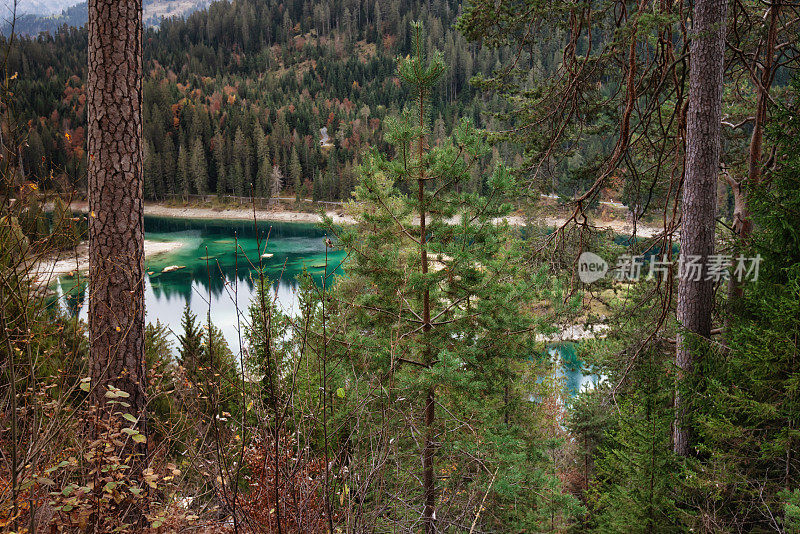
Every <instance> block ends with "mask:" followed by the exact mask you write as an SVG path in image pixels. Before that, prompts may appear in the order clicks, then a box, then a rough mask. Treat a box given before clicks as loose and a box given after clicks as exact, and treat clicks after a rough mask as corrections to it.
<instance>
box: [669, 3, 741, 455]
mask: <svg viewBox="0 0 800 534" xmlns="http://www.w3.org/2000/svg"><path fill="white" fill-rule="evenodd" d="M727 9H728V2H727V0H696V1H695V3H694V9H693V17H692V20H693V24H692V43H691V49H690V54H691V60H690V61H691V70H690V73H689V110H688V114H687V118H686V174H685V176H684V184H683V199H682V208H681V217H682V224H681V256H682V257H683V258H688V257H690V256H700V257H701V260H700V263H702V264H703V265H706V264H707V263H708V256H710V255H712V254H713V253H714V227H715V214H716V182H717V176H718V175H719V159H720V135H721V125H720V120H721V118H722V76H723V70H724V52H725V17H726V15H727ZM705 278H706V273H705V269H703V272H702V273H701V276H700V280H697V281H695V280H694V279H690V278H688V277H686V276H681V277H680V281H679V283H678V312H677V318H678V322H679V323H680V324H681V325H682V327H683V328H685V330H686V331H688V332H691V333H693V334H696V335H699V336H703V337H708V336H709V335H710V333H711V311H712V307H713V303H714V282H713V280H706V279H705ZM675 363H676V365H677V367H678V371H679V378H683V377H686V376H688V375H689V374H690V373H691V372H692V369H693V363H694V362H693V355H692V350H691V349H690V346H689V344H688V343H686V340H685V338H684V336H679V338H678V345H677V351H676V355H675ZM675 407H676V414H677V421H676V423H675V429H674V433H673V440H674V448H675V452H676V453H678V454H682V455H686V454H688V452H689V449H690V440H691V437H690V435H689V431H688V429H687V427H686V425H685V423H684V416H685V415H686V410H687V406H686V402H685V400H684V398H683V396H682V395H681V392H680V388H679V389H678V392H677V393H676V395H675Z"/></svg>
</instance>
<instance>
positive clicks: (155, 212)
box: [71, 202, 663, 253]
mask: <svg viewBox="0 0 800 534" xmlns="http://www.w3.org/2000/svg"><path fill="white" fill-rule="evenodd" d="M71 208H72V209H73V210H75V211H82V212H86V211H87V209H88V208H87V205H86V203H85V202H84V203H73V204H72V206H71ZM144 214H145V215H152V216H155V217H174V218H178V219H225V220H253V210H252V209H251V208H239V207H232V208H225V209H220V208H206V207H199V206H185V207H184V206H164V205H162V204H145V206H144ZM325 214H326V215H328V216H329V217H330V218H331V219H333V222H334V223H336V224H354V223H355V220H354V219H353V218H352V217H350V216H349V215H346V214H345V213H344V209H340V210H327V211H326V212H325ZM255 216H256V219H257V220H258V221H265V222H267V221H275V222H296V223H312V224H315V223H319V222H321V221H322V217H321V216H320V215H319V214H318V213H310V212H303V211H291V210H284V209H268V210H265V209H257V210H256V211H255ZM503 220H505V221H507V222H508V224H510V225H511V226H525V224H526V220H525V217H523V216H522V215H510V216H508V217H505V218H504V219H503ZM542 222H543V223H544V225H545V226H549V227H554V228H557V227H560V226H562V225H563V224H564V223H565V222H566V219H564V218H559V217H542ZM590 224H592V225H594V226H596V227H598V228H609V229H611V230H613V231H614V232H616V233H618V234H627V235H630V234H632V233H633V227H632V226H631V225H630V224H628V223H627V222H626V221H623V220H611V221H601V220H594V221H590ZM662 231H663V229H662V228H660V227H655V226H647V225H644V224H638V225H637V226H636V235H637V236H638V237H644V238H649V237H653V236H656V235H658V234H660V233H662ZM145 253H146V252H145Z"/></svg>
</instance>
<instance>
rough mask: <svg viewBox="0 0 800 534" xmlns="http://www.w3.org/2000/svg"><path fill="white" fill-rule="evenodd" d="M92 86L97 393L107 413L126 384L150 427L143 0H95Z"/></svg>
mask: <svg viewBox="0 0 800 534" xmlns="http://www.w3.org/2000/svg"><path fill="white" fill-rule="evenodd" d="M87 92H88V95H87V96H88V153H89V167H88V175H89V212H90V213H89V284H90V295H89V341H90V357H91V365H92V386H93V388H94V389H93V391H94V400H95V401H96V402H97V404H98V406H99V407H100V408H101V409H102V410H103V411H104V412H106V413H108V412H110V411H111V410H110V407H109V405H108V404H107V403H106V401H107V400H108V397H107V395H106V392H107V391H108V389H109V386H112V385H113V386H114V387H116V388H118V389H120V390H122V391H124V392H125V393H127V394H128V396H127V397H126V398H121V399H119V400H123V401H125V402H127V403H128V404H130V407H129V408H124V407H122V406H121V405H115V408H114V409H116V410H125V411H127V412H129V413H131V414H132V415H134V416H135V417H138V418H140V426H139V430H140V432H143V433H144V430H145V429H146V426H145V401H146V399H145V391H146V388H145V385H146V374H145V363H144V284H143V282H144V279H143V273H144V212H143V207H142V186H143V175H142V160H143V156H142V141H141V140H142V0H89V76H88V84H87ZM112 406H114V405H112ZM140 449H141V450H142V451H143V450H144V446H142V447H141V448H140Z"/></svg>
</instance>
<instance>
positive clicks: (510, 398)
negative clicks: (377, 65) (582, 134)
mask: <svg viewBox="0 0 800 534" xmlns="http://www.w3.org/2000/svg"><path fill="white" fill-rule="evenodd" d="M423 43H424V40H423V37H422V29H421V25H419V24H415V25H414V49H413V51H414V54H413V56H412V57H411V58H407V59H405V60H403V61H401V63H400V65H399V67H398V74H399V76H400V78H401V79H402V80H403V81H404V82H405V83H406V84H407V85H408V86H409V88H410V93H411V99H410V103H411V105H410V107H409V108H408V109H406V110H405V111H404V112H403V114H402V116H401V117H400V118H391V119H387V123H386V125H385V129H386V131H387V132H388V133H387V141H388V142H389V143H391V144H392V145H393V146H394V153H395V154H396V157H395V158H393V159H389V158H387V157H385V156H384V155H382V154H381V153H379V152H376V151H373V152H371V153H370V154H369V155H368V156H367V157H366V160H365V162H364V164H363V165H362V167H361V168H360V182H359V184H358V185H357V187H356V190H355V196H356V200H357V201H358V203H357V204H356V206H355V207H356V209H357V212H356V218H357V220H358V224H357V225H355V226H354V227H352V228H336V227H334V226H332V224H331V222H330V221H328V222H327V224H328V228H329V230H330V231H331V232H335V233H336V234H337V235H338V236H339V237H340V240H341V244H342V246H343V247H344V249H345V250H346V251H347V252H348V257H349V258H350V259H351V260H350V261H349V262H348V264H347V266H346V268H347V273H348V277H347V279H343V280H341V281H340V282H339V283H337V286H336V288H335V293H336V298H335V299H334V301H335V302H352V303H353V307H352V308H350V309H349V310H347V316H346V324H347V325H348V326H350V327H351V328H350V330H349V334H348V337H347V338H346V339H344V340H342V345H343V346H350V345H351V344H353V343H357V344H358V346H359V347H360V349H359V351H360V352H361V353H362V354H369V355H370V356H369V358H367V359H362V358H360V357H358V356H357V355H353V360H352V361H348V363H347V365H346V367H350V366H356V367H357V368H358V369H363V370H364V373H365V375H364V376H362V377H360V378H359V380H358V381H357V382H358V383H363V384H364V387H365V388H368V389H369V390H371V391H383V394H381V395H379V396H377V397H373V398H374V399H375V400H374V402H375V403H377V406H375V407H374V408H373V409H371V413H376V414H382V413H387V412H385V411H384V410H387V409H389V407H391V406H394V405H395V403H405V404H402V406H408V409H404V410H403V413H405V414H406V415H405V416H404V417H400V418H398V419H397V420H394V421H393V422H392V423H393V424H394V425H396V426H395V427H393V431H392V432H391V433H390V435H392V436H394V437H393V438H392V439H393V440H395V439H396V440H397V445H396V449H392V451H391V453H390V458H389V459H388V460H387V462H388V463H390V464H392V465H393V466H394V467H393V468H392V469H393V472H394V470H395V469H396V470H397V472H403V473H408V472H412V471H415V472H418V473H419V475H418V476H419V477H420V478H421V480H422V492H421V494H418V495H416V496H413V497H412V496H411V495H408V494H407V493H406V494H405V495H406V496H405V497H404V501H405V502H404V504H403V505H402V506H393V507H392V508H391V510H392V512H391V513H392V514H394V515H397V516H398V517H399V521H401V522H403V521H408V522H409V524H417V522H418V521H421V522H422V524H423V525H424V527H425V531H426V532H435V531H447V530H449V529H458V528H460V527H457V526H456V525H457V523H458V520H457V519H456V518H457V517H459V515H460V514H461V513H462V510H463V507H464V506H466V502H470V501H469V500H470V499H471V498H476V496H478V495H481V496H482V495H484V494H487V499H488V501H487V504H486V509H485V511H484V513H483V515H481V516H480V523H481V527H480V528H481V530H493V529H503V530H512V531H530V530H538V525H539V521H540V520H541V519H543V517H544V512H545V509H546V510H547V514H548V517H549V515H550V513H553V514H556V513H557V514H558V515H559V517H564V515H565V514H566V515H569V513H570V512H571V511H572V508H571V507H572V506H573V505H574V501H573V500H572V499H570V498H569V497H567V496H565V495H563V494H561V493H560V491H559V490H558V484H557V482H556V481H555V480H554V479H553V478H550V476H547V475H544V474H543V473H542V471H541V470H540V468H541V465H538V464H537V462H538V458H541V456H540V455H541V454H542V449H541V448H540V445H541V442H540V441H539V439H540V436H537V433H536V426H535V424H532V421H534V420H535V419H536V413H537V411H536V408H535V407H534V406H532V405H531V404H530V403H529V399H530V396H531V394H532V393H531V390H530V389H528V390H527V391H526V388H525V387H520V386H521V384H520V383H519V382H518V381H517V377H519V376H521V375H524V374H527V373H532V372H534V371H533V370H532V369H531V368H530V366H531V363H530V360H529V354H531V353H532V351H533V350H535V349H534V348H533V342H534V336H533V331H535V330H536V328H535V322H534V319H533V317H532V315H530V314H529V313H528V311H529V310H530V308H529V307H528V306H529V303H530V300H529V299H532V298H534V297H533V295H534V294H536V292H537V287H536V286H531V285H530V284H529V283H528V281H526V277H525V276H524V271H522V270H521V269H520V266H521V264H520V263H519V256H518V254H519V253H520V251H521V250H520V248H519V245H520V244H519V242H518V241H516V240H515V239H514V237H513V236H512V235H511V233H510V232H509V229H508V228H507V227H503V226H498V225H495V224H493V223H492V222H491V221H492V220H493V219H494V218H495V217H498V216H502V215H504V214H506V213H508V212H509V210H510V205H508V204H505V203H503V201H502V199H504V198H506V197H507V195H511V194H513V192H514V191H515V179H514V178H513V176H512V175H511V174H510V173H509V172H508V171H507V170H506V169H504V168H503V167H498V168H496V169H494V171H493V173H492V175H491V177H489V178H488V183H489V184H490V187H491V188H492V191H493V192H494V196H493V197H492V198H491V199H483V198H481V197H479V196H478V195H475V194H470V193H462V192H459V191H460V187H459V186H460V184H462V183H463V182H464V181H466V180H468V179H469V172H468V169H469V167H470V166H471V165H472V164H473V163H474V161H475V160H477V159H479V158H481V157H483V156H485V155H486V153H487V151H488V146H487V145H486V143H485V141H484V137H485V134H483V133H482V132H479V131H477V130H475V129H474V127H473V126H472V125H471V124H470V123H469V121H466V120H464V121H462V122H460V123H459V125H458V126H457V128H455V131H454V133H453V137H452V138H451V139H447V140H445V141H444V142H442V143H441V144H440V145H439V146H436V147H432V146H429V143H428V135H429V120H428V116H429V109H428V99H429V98H430V96H431V94H432V93H433V90H434V88H435V87H436V84H437V83H438V81H439V79H440V78H441V76H442V74H443V72H444V61H443V59H442V56H441V54H439V53H434V54H433V55H432V57H431V59H430V60H429V61H426V60H425V58H424V52H423ZM460 156H464V157H460ZM406 191H410V193H406ZM451 218H453V219H455V220H456V222H455V223H452V224H451V223H450V220H451ZM416 221H419V223H418V224H417V223H416ZM511 332H515V333H517V334H513V335H512V334H511ZM455 340H458V341H457V342H456V341H455ZM329 350H330V349H329ZM347 355H348V354H347V353H346V354H345V355H343V356H342V357H344V358H347ZM534 373H535V372H534ZM384 377H390V378H386V380H387V381H386V382H384ZM384 403H385V404H384ZM523 406H525V408H523ZM437 407H440V408H437ZM393 413H394V412H393ZM457 421H469V422H470V423H469V424H468V425H467V426H463V425H462V424H460V423H458V422H457ZM362 423H364V422H363V421H362ZM371 424H374V425H381V424H386V423H385V422H384V423H381V422H380V421H378V420H376V421H374V422H372V423H371ZM408 429H411V432H409V431H408ZM394 432H397V433H396V434H395V433H394ZM412 436H419V437H418V438H412ZM478 457H480V459H481V460H480V464H481V466H482V467H478V465H477V464H475V463H474V459H476V458H478ZM420 459H421V465H420V463H419V462H420ZM362 461H364V462H365V463H366V464H367V465H370V462H372V463H373V464H374V462H375V459H371V458H364V459H362ZM442 470H446V471H447V473H448V476H447V477H440V476H438V473H440V472H442ZM492 473H496V479H497V481H496V482H495V483H493V482H492V480H493V477H492ZM398 484H400V483H399V481H398ZM490 486H492V487H490ZM530 487H534V488H537V489H536V491H537V492H538V494H539V495H543V496H545V497H543V498H542V500H541V501H539V500H538V499H537V498H533V499H532V500H531V497H530V492H529V491H527V490H523V489H522V488H530ZM545 488H548V489H547V490H546V489H545ZM549 489H552V492H551V491H549ZM382 491H386V492H388V493H389V494H394V493H400V492H403V491H404V490H403V489H402V488H401V486H397V487H392V488H389V487H387V488H385V489H384V490H382ZM405 491H407V490H405ZM522 493H525V495H526V496H525V499H526V505H525V506H523V507H519V508H518V507H516V505H512V503H519V501H520V499H521V497H522ZM442 495H447V498H446V499H443V498H441V496H442ZM489 503H491V504H489ZM409 505H412V507H410V506H409ZM548 506H553V507H551V508H547V507H548ZM556 509H557V511H556ZM401 524H402V523H401Z"/></svg>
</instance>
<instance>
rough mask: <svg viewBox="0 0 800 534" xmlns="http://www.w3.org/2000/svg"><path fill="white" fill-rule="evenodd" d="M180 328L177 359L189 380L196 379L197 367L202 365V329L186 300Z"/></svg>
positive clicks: (197, 374)
mask: <svg viewBox="0 0 800 534" xmlns="http://www.w3.org/2000/svg"><path fill="white" fill-rule="evenodd" d="M181 328H183V334H181V335H179V336H178V343H179V347H178V351H179V361H180V363H181V365H183V367H184V369H186V374H187V375H188V376H189V378H190V380H193V381H197V380H198V376H199V371H198V367H202V357H203V343H204V342H203V330H202V328H201V326H200V324H199V323H198V322H197V317H196V316H195V315H194V314H193V313H192V311H191V309H190V308H189V303H188V302H187V303H186V304H185V305H184V307H183V315H182V316H181Z"/></svg>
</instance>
